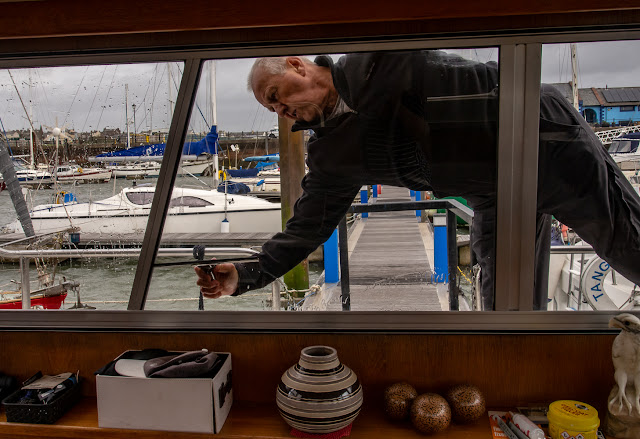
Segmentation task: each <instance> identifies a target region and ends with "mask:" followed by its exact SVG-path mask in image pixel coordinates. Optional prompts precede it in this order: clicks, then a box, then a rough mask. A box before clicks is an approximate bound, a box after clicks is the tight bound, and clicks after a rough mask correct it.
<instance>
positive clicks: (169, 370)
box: [144, 349, 217, 378]
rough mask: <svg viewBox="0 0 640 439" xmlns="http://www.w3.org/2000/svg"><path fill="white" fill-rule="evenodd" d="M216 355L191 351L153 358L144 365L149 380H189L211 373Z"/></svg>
mask: <svg viewBox="0 0 640 439" xmlns="http://www.w3.org/2000/svg"><path fill="white" fill-rule="evenodd" d="M216 357H217V355H216V353H215V352H208V351H207V350H206V349H203V350H201V351H190V352H185V353H183V354H179V355H168V356H165V357H157V358H152V359H150V360H147V361H145V363H144V374H145V376H147V377H149V378H189V377H197V376H201V375H204V374H206V373H207V372H209V371H211V369H212V368H213V365H214V364H215V362H216Z"/></svg>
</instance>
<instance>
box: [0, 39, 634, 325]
mask: <svg viewBox="0 0 640 439" xmlns="http://www.w3.org/2000/svg"><path fill="white" fill-rule="evenodd" d="M104 38H105V39H107V38H108V36H105V37H104ZM132 38H133V39H135V37H132ZM626 39H640V27H635V28H633V29H631V30H629V29H620V30H616V29H609V30H606V31H601V30H592V31H590V30H583V31H576V30H575V29H567V30H553V31H549V30H540V31H527V32H518V33H513V34H508V33H504V34H499V32H491V31H489V32H486V33H484V34H475V35H460V36H451V35H447V36H442V37H438V36H434V37H428V38H425V37H423V36H415V37H411V36H406V35H404V36H399V37H384V38H382V37H381V38H379V39H371V38H367V39H365V38H363V39H362V40H357V39H356V40H351V41H344V42H335V41H311V42H305V43H296V42H274V43H264V44H260V45H257V46H256V45H247V46H246V47H242V45H240V46H235V47H215V46H211V47H208V48H202V47H201V46H200V47H195V48H189V47H187V48H185V47H181V48H177V49H172V48H160V49H158V48H144V47H143V46H144V44H145V41H146V40H145V39H144V37H141V39H140V41H141V47H142V48H140V49H127V50H123V49H113V51H110V50H104V51H101V52H99V53H83V52H82V51H81V50H78V51H67V52H48V53H46V54H44V53H43V54H36V55H34V54H32V53H28V54H19V53H18V54H15V53H13V54H10V55H7V56H4V57H0V68H27V67H50V66H71V65H90V64H106V63H134V62H164V61H181V62H184V66H185V67H184V73H183V77H182V80H181V83H180V90H179V93H178V97H177V100H176V110H175V112H174V117H173V119H172V121H171V127H170V131H169V136H168V139H167V147H166V150H165V156H164V159H163V161H162V167H161V170H160V176H159V178H158V183H157V184H158V185H157V189H156V192H155V196H154V202H153V205H152V208H151V213H150V220H149V224H148V227H147V230H146V232H145V237H144V241H143V251H142V253H141V255H140V260H139V262H138V269H137V271H136V277H135V280H134V285H133V287H132V294H131V300H130V303H129V310H128V311H97V310H92V311H87V310H74V311H60V310H53V311H48V310H47V311H45V310H38V311H35V310H25V311H21V312H15V311H0V329H4V330H42V331H47V330H89V331H118V330H142V331H161V332H164V331H176V330H180V331H211V330H215V331H222V332H225V331H229V332H242V331H249V332H335V331H340V332H367V333H368V332H374V333H394V332H411V333H413V332H437V333H440V332H465V333H469V332H471V333H483V332H510V333H513V332H525V333H529V332H543V333H546V332H549V333H553V332H563V333H566V332H567V331H568V332H574V331H575V332H585V331H586V332H602V331H606V328H607V323H608V321H609V319H610V318H611V317H612V316H613V315H616V314H618V312H615V311H611V312H609V311H584V312H578V311H572V312H558V311H554V312H533V311H531V306H530V305H528V304H530V303H531V297H532V294H533V248H534V247H533V246H534V234H535V200H536V193H535V188H536V180H537V167H535V170H532V168H534V167H532V166H530V165H531V163H533V162H535V163H537V148H530V146H531V145H532V144H535V145H537V141H538V135H537V123H538V118H537V117H532V116H534V115H535V114H537V111H539V105H538V104H537V102H538V101H537V100H538V96H539V87H540V80H539V78H540V62H541V47H542V44H546V43H549V44H551V43H569V42H589V41H613V40H626ZM470 47H497V48H499V50H500V88H501V98H500V99H501V101H500V128H499V145H498V169H499V188H498V214H499V217H500V218H501V219H500V222H499V227H504V230H506V231H503V237H502V239H501V240H500V242H499V243H498V244H497V247H496V253H497V255H496V259H497V260H496V307H497V311H492V312H473V313H467V312H459V311H451V312H422V313H415V312H397V311H396V312H354V311H351V312H348V313H343V312H304V313H293V312H287V311H262V312H248V311H226V312H224V311H188V312H180V311H171V312H166V311H141V310H140V309H141V308H142V306H143V305H144V300H145V297H146V292H147V290H148V287H149V283H150V279H151V273H152V267H153V262H154V260H155V256H156V254H157V250H158V246H159V240H160V237H161V232H162V227H163V225H164V221H165V217H166V213H167V210H168V205H169V200H170V196H171V192H172V188H173V184H174V182H175V178H176V174H177V171H178V166H179V161H178V160H177V159H178V156H179V154H180V152H181V147H182V140H181V139H184V138H185V134H186V127H187V124H188V120H189V117H190V115H191V109H192V106H193V100H194V99H195V93H196V90H197V85H198V81H199V78H200V76H201V71H202V65H203V63H204V62H205V61H206V60H209V59H229V58H238V57H255V56H275V55H285V54H309V53H342V52H357V51H370V50H411V49H431V48H433V49H447V48H470ZM536 78H537V79H536ZM503 87H504V88H503ZM503 90H508V92H504V93H503V92H502V91H503ZM534 101H535V104H534ZM508 109H509V110H510V111H511V113H510V114H507V113H506V111H507V110H508ZM528 146H529V148H528ZM525 164H528V166H525ZM511 188H513V190H512V189H511ZM501 230H503V229H502V228H501ZM523 236H524V239H523ZM194 282H195V278H194ZM513 311H518V312H513ZM35 313H37V314H35Z"/></svg>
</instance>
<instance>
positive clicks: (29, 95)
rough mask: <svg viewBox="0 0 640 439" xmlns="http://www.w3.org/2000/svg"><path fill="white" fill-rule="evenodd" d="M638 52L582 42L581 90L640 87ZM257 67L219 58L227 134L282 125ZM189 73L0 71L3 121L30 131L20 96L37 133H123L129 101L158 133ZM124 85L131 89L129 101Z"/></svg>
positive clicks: (565, 70)
mask: <svg viewBox="0 0 640 439" xmlns="http://www.w3.org/2000/svg"><path fill="white" fill-rule="evenodd" d="M458 53H460V54H462V55H463V56H465V57H467V58H472V59H475V60H478V61H482V62H486V61H488V60H497V58H498V50H497V49H477V50H475V49H467V50H461V51H459V52H458ZM638 54H640V42H639V41H624V42H603V43H581V44H578V86H579V87H580V88H586V87H605V86H609V87H625V86H626V87H629V86H640V63H639V62H638V57H637V55H638ZM337 57H338V56H337V55H336V56H334V58H337ZM542 61H543V67H542V81H543V82H548V83H556V82H568V81H570V79H571V63H570V50H569V45H568V44H557V45H545V46H543V57H542ZM252 63H253V60H252V59H236V60H220V61H216V75H215V77H216V87H215V89H216V102H217V125H218V127H219V129H220V130H227V131H258V132H261V131H266V130H269V129H270V128H272V127H274V126H275V125H276V124H277V117H276V116H275V114H273V113H270V112H268V111H267V110H266V109H264V108H262V107H261V106H260V105H259V104H258V103H257V102H256V101H255V99H254V97H253V94H252V93H250V92H249V91H248V90H247V87H246V77H247V73H248V71H249V69H250V67H251V64H252ZM182 68H183V66H182V65H181V64H178V63H173V64H172V66H171V79H172V80H171V83H169V68H168V67H167V64H165V63H162V64H144V65H140V64H137V65H132V64H129V65H118V66H116V65H106V66H88V67H87V66H79V67H60V68H42V69H21V70H11V71H10V73H11V76H12V77H13V80H12V78H11V76H10V74H9V71H7V70H0V121H1V122H2V126H3V127H4V129H5V130H7V131H11V130H14V129H19V128H27V127H28V121H27V118H26V117H25V110H24V109H23V105H22V104H21V102H20V98H19V96H20V97H21V98H22V101H23V102H24V106H25V107H26V108H27V112H29V113H30V114H32V120H33V122H34V125H35V126H36V128H38V127H39V126H40V125H43V126H44V127H45V131H47V128H46V127H54V126H56V124H57V125H58V126H60V127H63V126H64V127H66V128H73V129H75V130H76V131H95V130H102V129H104V128H105V127H109V128H115V127H120V128H121V129H123V130H124V129H125V120H126V119H125V99H126V101H127V103H128V105H127V114H126V116H128V118H129V120H130V122H131V128H130V129H131V130H133V120H134V117H133V105H135V106H136V111H135V124H136V131H138V132H140V131H145V130H148V129H149V127H150V126H151V124H152V125H153V129H154V130H157V129H159V128H164V129H166V128H168V126H169V119H168V111H167V109H168V105H169V101H170V98H171V99H172V100H175V96H176V94H177V88H178V84H179V80H180V76H181V70H182ZM208 72H209V69H208V68H205V75H204V76H203V78H202V80H201V83H200V87H199V89H198V100H197V101H198V105H197V108H196V109H195V110H194V113H193V114H192V117H191V128H192V129H193V130H194V131H196V132H200V131H208V127H209V125H210V124H211V123H212V119H213V118H212V111H211V105H210V103H209V102H210V98H209V96H210V84H211V81H210V80H209V76H208V75H209V74H208ZM29 78H31V80H30V79H29ZM14 82H15V86H14ZM29 82H31V84H32V85H31V87H29ZM125 85H127V86H128V94H127V96H126V98H125ZM16 87H17V89H18V91H19V95H18V93H17V92H16ZM30 103H31V104H30ZM56 120H57V123H56ZM2 126H0V128H2Z"/></svg>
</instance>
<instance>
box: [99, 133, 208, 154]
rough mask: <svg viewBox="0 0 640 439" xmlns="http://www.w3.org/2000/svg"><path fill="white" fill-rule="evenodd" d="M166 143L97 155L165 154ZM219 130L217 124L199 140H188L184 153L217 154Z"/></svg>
mask: <svg viewBox="0 0 640 439" xmlns="http://www.w3.org/2000/svg"><path fill="white" fill-rule="evenodd" d="M165 146H166V143H154V144H151V145H144V146H135V147H133V148H127V149H121V150H119V151H113V152H107V153H104V154H99V155H97V156H96V157H149V156H162V155H164V148H165ZM218 147H219V143H218V131H217V128H216V126H215V125H213V126H212V127H211V131H209V133H208V134H207V135H206V136H205V137H204V138H203V139H201V140H198V141H197V142H186V143H185V144H184V147H183V148H182V155H195V156H198V155H200V154H216V151H218Z"/></svg>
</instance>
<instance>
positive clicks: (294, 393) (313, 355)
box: [276, 346, 362, 433]
mask: <svg viewBox="0 0 640 439" xmlns="http://www.w3.org/2000/svg"><path fill="white" fill-rule="evenodd" d="M276 402H277V404H278V410H279V411H280V414H281V415H282V417H283V418H284V420H285V421H286V422H287V424H289V425H290V426H292V427H293V428H296V429H298V430H300V431H304V432H307V433H330V432H333V431H337V430H340V429H341V428H344V427H346V426H347V425H349V424H351V422H353V420H354V419H355V418H356V416H358V413H359V412H360V407H361V406H362V387H361V386H360V382H359V381H358V377H357V376H356V374H355V373H353V371H352V370H351V369H349V368H348V367H347V366H345V365H344V364H342V363H340V360H339V359H338V353H337V352H336V350H335V349H334V348H331V347H329V346H309V347H307V348H304V349H303V350H302V352H301V353H300V360H299V361H298V363H297V364H295V365H293V366H291V367H290V368H289V369H288V370H287V371H286V372H285V373H284V374H282V379H281V380H280V384H279V385H278V390H277V392H276Z"/></svg>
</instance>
